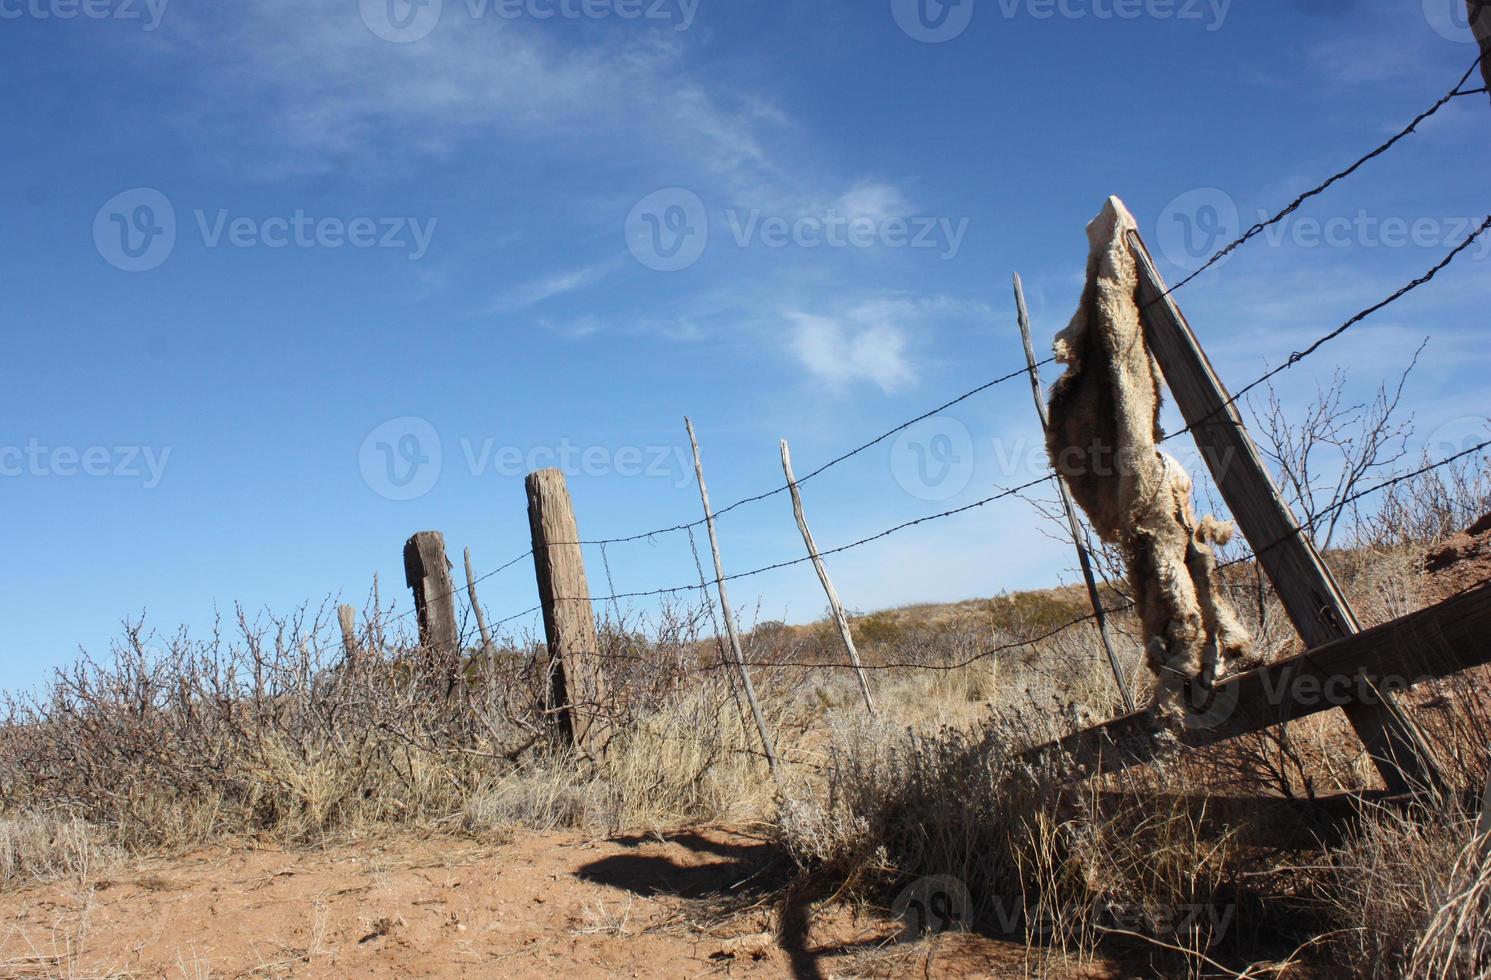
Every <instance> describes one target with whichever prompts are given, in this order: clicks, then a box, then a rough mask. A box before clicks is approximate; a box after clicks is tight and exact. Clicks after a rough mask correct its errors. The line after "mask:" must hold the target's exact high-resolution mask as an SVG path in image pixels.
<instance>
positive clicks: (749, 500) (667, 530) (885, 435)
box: [565, 357, 1056, 546]
mask: <svg viewBox="0 0 1491 980" xmlns="http://www.w3.org/2000/svg"><path fill="white" fill-rule="evenodd" d="M1055 362H1056V358H1054V357H1048V358H1046V359H1045V360H1044V361H1042V362H1040V363H1039V364H1037V365H1035V366H1034V367H1029V366H1027V367H1023V368H1020V369H1019V370H1018V371H1011V372H1010V373H1009V374H1006V375H1002V376H1000V377H998V378H995V379H994V380H993V381H987V382H985V383H983V384H981V385H979V386H978V387H977V388H973V389H971V390H969V391H965V392H964V393H963V394H961V395H959V396H958V397H956V398H954V399H952V400H951V401H948V402H944V403H943V404H941V405H938V406H937V407H936V408H934V409H932V410H931V411H929V412H923V413H922V414H921V415H918V416H917V417H916V418H914V419H910V420H908V421H906V422H902V423H901V424H900V425H898V426H896V427H895V428H893V429H890V430H888V431H886V432H882V433H881V434H880V435H878V436H876V437H875V438H873V439H871V440H870V441H869V442H866V443H864V444H862V445H859V446H856V447H855V448H853V449H851V450H849V451H848V452H846V453H843V454H842V455H840V456H836V457H834V458H833V459H831V460H829V461H828V462H827V463H824V464H823V465H822V466H820V467H818V468H817V469H816V470H813V471H812V472H811V473H809V474H808V475H807V476H804V477H802V478H801V479H799V480H798V481H797V485H798V486H802V485H803V484H804V483H807V482H808V481H809V480H811V479H812V478H813V477H815V476H818V475H820V474H822V473H824V472H825V471H827V470H829V469H832V468H833V467H835V466H838V465H839V464H840V463H843V462H845V461H847V460H849V459H852V458H854V457H855V456H858V455H859V454H860V453H863V452H865V451H866V450H868V449H872V448H874V447H875V446H878V445H879V444H880V443H882V442H884V441H885V440H887V439H889V438H890V437H891V436H893V435H896V434H898V433H901V432H904V431H906V430H907V429H909V428H911V427H912V426H913V425H916V424H917V423H918V422H925V421H926V420H927V419H929V418H932V417H933V416H934V415H938V414H940V413H942V412H945V411H947V410H948V409H949V408H952V407H953V406H954V405H959V404H962V403H963V402H966V401H967V400H968V399H970V398H972V397H974V396H975V395H980V394H983V393H984V392H986V391H988V390H989V389H990V388H993V387H996V386H998V385H1002V384H1004V383H1005V382H1007V381H1013V380H1014V379H1016V378H1018V377H1021V376H1022V375H1026V374H1029V373H1030V372H1031V371H1034V370H1037V369H1039V368H1042V367H1045V366H1046V365H1048V364H1054V363H1055ZM788 489H789V487H788V486H787V485H786V484H783V485H782V486H780V487H777V488H775V489H773V490H768V491H766V492H765V493H758V494H756V495H754V496H751V497H745V498H743V499H741V500H737V501H735V503H733V504H730V505H729V506H728V507H722V508H720V509H719V510H717V511H715V513H714V517H715V519H716V520H718V519H719V518H720V517H723V516H724V515H726V514H728V513H730V512H731V511H732V510H735V509H736V508H738V507H744V506H745V505H746V504H754V503H756V502H757V501H760V500H766V499H768V498H770V497H775V496H777V495H778V494H783V493H786V492H787V490H788ZM704 524H705V520H704V519H703V518H700V519H699V520H697V521H692V522H690V523H688V524H677V525H674V526H673V527H664V528H658V529H657V530H654V531H646V532H644V533H642V534H632V535H628V536H626V537H622V538H597V539H595V540H588V541H580V542H578V543H579V544H581V545H589V546H597V545H607V544H627V543H629V542H632V541H643V540H646V539H648V538H654V537H657V536H658V535H661V534H671V533H673V532H675V531H688V530H692V529H694V528H699V527H703V526H704ZM565 543H568V544H573V543H575V542H565Z"/></svg>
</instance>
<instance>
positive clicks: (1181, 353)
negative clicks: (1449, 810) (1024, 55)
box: [1129, 231, 1443, 792]
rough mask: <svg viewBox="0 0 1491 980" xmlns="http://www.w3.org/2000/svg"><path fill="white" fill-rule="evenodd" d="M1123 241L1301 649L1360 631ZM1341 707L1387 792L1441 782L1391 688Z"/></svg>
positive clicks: (1163, 366) (1162, 341) (1151, 325)
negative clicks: (1302, 645)
mask: <svg viewBox="0 0 1491 980" xmlns="http://www.w3.org/2000/svg"><path fill="white" fill-rule="evenodd" d="M1129 240H1130V244H1131V245H1132V247H1133V251H1134V255H1135V258H1136V259H1137V261H1138V266H1139V294H1138V299H1139V303H1140V306H1141V309H1142V318H1143V321H1144V332H1145V339H1146V341H1147V342H1148V344H1149V348H1150V351H1151V352H1152V353H1153V354H1154V358H1155V360H1156V362H1158V364H1159V366H1160V370H1161V372H1162V373H1163V374H1164V376H1165V382H1166V385H1167V386H1168V387H1169V389H1170V393H1171V395H1173V396H1174V398H1175V402H1176V405H1177V406H1178V407H1179V408H1180V412H1181V415H1182V416H1183V417H1184V418H1185V420H1186V425H1187V426H1190V427H1191V435H1192V437H1193V438H1194V439H1195V440H1196V447H1197V448H1198V449H1199V450H1200V451H1201V457H1202V459H1203V460H1205V462H1206V465H1207V467H1208V468H1209V469H1210V470H1211V473H1212V476H1213V478H1214V480H1215V482H1216V485H1217V489H1218V491H1219V492H1220V493H1221V495H1222V499H1224V500H1225V501H1226V502H1227V506H1228V508H1229V509H1230V510H1231V511H1232V516H1233V519H1234V520H1236V521H1237V524H1238V526H1239V527H1240V528H1241V529H1242V533H1243V535H1244V536H1245V537H1246V538H1247V539H1248V542H1249V544H1251V545H1252V546H1253V551H1254V553H1255V554H1256V555H1257V556H1258V560H1259V562H1260V563H1261V564H1262V566H1263V570H1264V572H1266V573H1267V574H1268V577H1269V579H1270V580H1271V581H1272V582H1273V585H1274V589H1275V591H1276V592H1277V593H1278V595H1279V600H1280V602H1281V603H1282V604H1283V606H1284V610H1285V612H1286V613H1287V614H1288V615H1289V618H1290V619H1291V620H1292V621H1293V623H1294V626H1295V629H1296V630H1298V631H1299V635H1300V637H1301V638H1302V639H1303V640H1304V642H1305V646H1306V647H1319V646H1321V645H1323V644H1326V643H1329V642H1330V641H1332V640H1335V639H1338V638H1340V637H1344V636H1350V635H1352V634H1353V633H1356V632H1357V631H1358V630H1359V629H1360V628H1361V627H1360V625H1359V624H1358V622H1357V619H1356V616H1355V614H1354V613H1353V612H1352V611H1351V606H1350V604H1349V603H1348V602H1347V601H1346V596H1345V595H1344V593H1342V591H1341V587H1340V586H1339V585H1338V584H1337V583H1336V580H1335V577H1334V576H1333V575H1332V574H1331V572H1330V569H1329V568H1327V567H1326V565H1325V563H1324V562H1323V561H1321V559H1320V555H1319V554H1318V553H1317V552H1316V551H1315V546H1314V545H1313V544H1312V543H1311V541H1310V539H1309V537H1308V536H1306V535H1305V534H1304V533H1303V532H1302V530H1301V528H1300V525H1299V522H1298V521H1296V520H1295V518H1294V514H1293V513H1292V512H1291V511H1290V509H1289V505H1288V504H1286V503H1285V502H1284V500H1283V498H1282V497H1281V496H1280V495H1279V492H1278V489H1277V488H1276V487H1275V486H1274V482H1273V477H1272V476H1271V475H1270V474H1269V472H1268V468H1267V467H1266V466H1264V463H1263V459H1262V457H1261V456H1260V455H1259V453H1258V448H1257V446H1255V445H1254V444H1253V440H1252V437H1250V436H1249V435H1248V432H1247V429H1246V427H1245V426H1244V425H1243V420H1242V415H1241V413H1240V412H1239V411H1238V408H1237V405H1236V404H1234V403H1233V402H1232V398H1231V396H1230V395H1228V394H1227V389H1226V387H1225V386H1223V384H1222V382H1221V379H1220V378H1219V377H1218V376H1217V373H1216V371H1215V370H1214V369H1213V368H1212V366H1211V363H1210V362H1209V361H1208V360H1207V358H1206V354H1205V352H1204V351H1203V350H1202V348H1201V344H1200V343H1199V342H1198V341H1197V339H1196V335H1195V333H1194V332H1192V330H1191V326H1190V324H1189V323H1188V322H1187V321H1186V318H1185V316H1184V314H1182V313H1181V312H1180V308H1179V307H1178V306H1177V305H1176V304H1175V301H1174V299H1173V298H1172V297H1171V296H1170V295H1169V290H1168V288H1167V287H1166V285H1165V281H1164V280H1163V279H1162V278H1161V277H1160V274H1159V272H1158V271H1156V269H1155V265H1154V261H1153V259H1152V258H1151V257H1150V254H1149V250H1148V248H1146V247H1145V245H1144V242H1143V240H1142V239H1141V238H1140V237H1139V235H1138V233H1137V232H1133V231H1131V232H1129ZM1341 707H1342V708H1343V709H1344V710H1345V712H1346V716H1347V718H1348V719H1349V720H1350V722H1351V725H1352V727H1353V728H1354V729H1355V730H1356V733H1357V735H1358V736H1359V737H1360V738H1361V740H1362V744H1363V745H1364V746H1365V747H1366V749H1367V752H1368V754H1369V755H1370V756H1371V757H1372V760H1373V762H1374V763H1376V765H1377V769H1378V772H1379V773H1381V775H1382V778H1383V781H1384V782H1385V783H1386V785H1387V788H1388V789H1389V790H1391V791H1393V792H1401V791H1404V790H1409V789H1422V788H1427V787H1436V786H1441V785H1443V780H1442V778H1441V776H1440V774H1439V773H1438V771H1437V769H1436V767H1435V765H1434V762H1433V757H1432V756H1431V755H1430V754H1429V751H1428V749H1427V747H1426V746H1425V745H1424V743H1423V739H1422V737H1421V736H1419V734H1418V733H1417V731H1415V729H1414V728H1413V726H1412V724H1410V723H1409V721H1408V720H1407V718H1406V717H1404V715H1403V713H1402V712H1401V711H1400V710H1398V707H1397V704H1396V701H1395V699H1394V698H1393V697H1392V695H1390V694H1385V695H1384V696H1383V697H1381V698H1376V699H1374V700H1373V702H1372V703H1370V704H1368V703H1363V702H1355V701H1354V702H1351V703H1347V704H1343V705H1341Z"/></svg>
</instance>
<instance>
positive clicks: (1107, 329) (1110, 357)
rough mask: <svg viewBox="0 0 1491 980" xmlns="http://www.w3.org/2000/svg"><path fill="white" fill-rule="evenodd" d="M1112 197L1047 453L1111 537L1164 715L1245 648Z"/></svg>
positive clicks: (1071, 328) (1220, 539) (1223, 533)
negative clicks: (1164, 447) (1170, 412)
mask: <svg viewBox="0 0 1491 980" xmlns="http://www.w3.org/2000/svg"><path fill="white" fill-rule="evenodd" d="M1135 227H1136V225H1135V223H1134V218H1133V216H1132V215H1131V214H1129V212H1128V209H1127V208H1125V207H1124V205H1123V202H1122V201H1120V200H1119V199H1118V198H1116V197H1111V198H1109V199H1108V203H1107V205H1106V206H1105V207H1104V208H1103V211H1102V213H1101V214H1099V215H1098V216H1097V218H1095V219H1094V220H1093V222H1092V224H1090V225H1088V226H1087V238H1088V242H1089V244H1090V246H1091V252H1090V253H1089V256H1088V260H1087V285H1086V288H1085V289H1084V290H1083V292H1082V305H1081V307H1080V308H1079V309H1078V310H1077V315H1076V316H1075V317H1073V318H1072V322H1071V324H1070V325H1068V326H1067V328H1066V329H1065V330H1063V331H1062V332H1061V333H1060V334H1058V335H1057V337H1056V344H1055V350H1056V357H1057V359H1058V360H1059V361H1061V362H1062V363H1063V364H1066V365H1067V370H1066V373H1065V374H1063V375H1062V376H1061V378H1060V379H1058V380H1057V382H1056V385H1055V387H1054V388H1053V389H1052V391H1051V428H1050V431H1049V432H1048V433H1047V435H1046V447H1047V450H1048V451H1049V453H1050V455H1051V463H1052V465H1053V466H1054V467H1055V468H1056V471H1057V472H1058V473H1060V474H1061V476H1062V478H1063V479H1064V480H1065V481H1066V483H1067V486H1069V487H1070V488H1071V491H1072V496H1073V497H1074V498H1076V500H1077V503H1078V504H1079V505H1081V507H1082V509H1083V510H1084V511H1086V512H1087V516H1088V518H1089V519H1090V520H1091V521H1092V525H1093V528H1094V529H1095V530H1096V531H1097V532H1098V535H1099V536H1100V537H1102V539H1103V540H1104V541H1107V542H1109V543H1110V544H1115V545H1117V546H1118V547H1119V548H1120V549H1121V550H1122V552H1123V555H1124V559H1125V561H1126V562H1127V564H1128V571H1129V581H1130V584H1131V585H1132V587H1133V589H1134V594H1135V597H1136V599H1137V601H1138V605H1139V613H1140V618H1141V621H1142V622H1143V626H1144V638H1145V645H1146V649H1147V651H1148V653H1149V666H1150V669H1151V670H1152V671H1154V672H1155V674H1156V675H1157V677H1158V678H1159V684H1158V685H1157V690H1158V693H1157V695H1156V700H1155V707H1156V710H1157V711H1158V712H1160V713H1162V714H1164V715H1167V716H1169V717H1171V718H1174V717H1178V715H1179V714H1180V712H1181V710H1182V702H1181V697H1182V695H1183V694H1184V692H1185V689H1186V687H1187V686H1188V684H1189V683H1190V682H1191V681H1192V680H1197V679H1200V680H1203V682H1205V683H1210V681H1211V680H1212V678H1213V677H1214V675H1215V672H1216V666H1217V660H1218V656H1219V655H1220V656H1221V657H1223V658H1226V659H1228V660H1231V659H1234V658H1236V657H1239V656H1242V655H1243V654H1245V653H1247V652H1248V650H1249V648H1250V647H1251V644H1252V641H1251V638H1250V637H1249V636H1248V634H1247V631H1246V630H1244V629H1243V627H1242V625H1241V624H1240V623H1239V622H1238V620H1237V616H1236V614H1235V613H1234V612H1233V610H1232V607H1231V604H1230V603H1229V602H1228V601H1227V598H1226V596H1225V595H1224V594H1223V592H1222V590H1221V588H1220V583H1219V582H1218V579H1217V574H1216V559H1215V557H1214V554H1213V551H1212V545H1214V544H1225V543H1226V542H1227V540H1228V539H1229V538H1230V537H1231V534H1232V527H1231V525H1229V524H1226V523H1224V522H1222V521H1218V520H1216V519H1215V518H1213V517H1211V516H1207V517H1204V518H1201V519H1199V520H1198V519H1197V517H1196V513H1195V511H1194V510H1193V509H1192V507H1191V489H1192V487H1191V479H1190V477H1189V476H1188V475H1187V474H1186V472H1185V469H1184V468H1183V467H1182V466H1181V465H1180V463H1179V462H1177V461H1176V460H1175V459H1174V458H1173V457H1172V456H1170V455H1168V454H1167V453H1164V452H1162V451H1160V449H1159V448H1158V445H1157V444H1158V442H1159V439H1160V437H1161V432H1160V427H1159V417H1160V375H1159V370H1158V369H1157V367H1156V365H1155V363H1154V359H1153V358H1152V357H1151V356H1150V353H1149V348H1148V346H1147V345H1146V344H1145V341H1144V330H1143V327H1142V325H1141V322H1140V319H1139V305H1138V302H1137V300H1136V290H1137V288H1138V272H1137V266H1136V263H1135V261H1134V257H1133V255H1132V253H1131V252H1130V251H1129V245H1128V239H1127V232H1128V231H1129V230H1130V229H1132V228H1135Z"/></svg>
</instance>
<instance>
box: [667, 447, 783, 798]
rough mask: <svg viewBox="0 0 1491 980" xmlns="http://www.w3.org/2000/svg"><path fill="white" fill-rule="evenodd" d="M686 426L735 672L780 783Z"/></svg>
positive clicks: (701, 471)
mask: <svg viewBox="0 0 1491 980" xmlns="http://www.w3.org/2000/svg"><path fill="white" fill-rule="evenodd" d="M683 424H684V427H685V428H687V429H688V430H689V445H690V446H692V447H693V450H694V477H695V479H697V480H698V481H699V500H700V501H701V502H702V503H703V504H704V523H705V525H706V526H707V527H708V528H709V549H710V551H712V552H714V577H715V582H716V584H717V585H719V589H720V608H721V610H722V611H723V612H724V614H725V631H726V632H727V633H729V634H730V652H731V654H732V655H733V656H734V658H735V666H736V669H738V670H739V671H740V681H741V686H742V687H744V688H745V695H746V700H747V701H748V702H750V705H751V714H752V715H753V716H754V717H755V719H756V730H757V731H758V732H759V733H760V735H761V748H762V749H763V750H764V751H765V753H766V764H767V765H768V766H770V767H771V774H772V775H773V776H774V777H777V778H779V779H780V778H781V777H780V774H779V773H778V772H777V750H776V746H774V745H772V743H771V735H770V734H769V733H768V732H767V730H766V718H765V717H764V716H763V715H762V714H761V703H760V702H759V701H757V700H756V688H755V686H754V685H753V684H752V683H751V675H750V672H749V671H747V670H746V665H745V654H743V653H742V652H741V650H740V633H739V632H737V631H736V629H735V613H734V612H733V611H732V610H731V608H730V594H729V592H728V591H727V590H726V589H725V563H724V562H723V561H721V560H720V539H719V536H718V535H717V534H715V530H714V511H712V510H711V509H710V507H709V488H708V487H706V486H705V485H704V462H703V460H701V459H700V458H699V440H698V439H697V438H695V437H694V423H693V422H691V421H689V420H688V419H687V418H685V419H684V420H683Z"/></svg>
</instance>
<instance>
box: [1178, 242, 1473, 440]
mask: <svg viewBox="0 0 1491 980" xmlns="http://www.w3.org/2000/svg"><path fill="white" fill-rule="evenodd" d="M1488 228H1491V215H1487V216H1486V220H1485V221H1483V222H1481V226H1480V227H1479V228H1477V229H1476V230H1475V231H1473V232H1471V233H1470V235H1469V236H1468V237H1467V238H1466V239H1465V241H1463V242H1461V243H1460V244H1459V245H1456V246H1455V247H1454V248H1453V249H1451V250H1450V252H1449V254H1448V255H1446V256H1445V257H1444V258H1443V259H1441V260H1440V261H1439V263H1438V264H1437V265H1435V266H1434V267H1433V268H1432V269H1430V270H1429V271H1428V272H1426V273H1424V274H1423V275H1422V276H1419V277H1418V278H1417V279H1415V280H1413V281H1412V282H1410V283H1408V284H1407V285H1406V286H1403V287H1402V288H1401V289H1399V290H1398V291H1397V292H1395V293H1393V294H1392V295H1391V296H1389V297H1387V298H1386V299H1384V300H1382V301H1380V302H1377V303H1374V304H1373V305H1371V306H1369V307H1367V308H1366V309H1365V310H1362V311H1361V312H1360V313H1357V314H1356V315H1355V316H1353V317H1351V319H1349V320H1347V321H1346V322H1345V323H1343V324H1341V325H1340V326H1339V327H1337V328H1336V329H1334V330H1332V331H1331V332H1330V333H1327V334H1325V335H1324V336H1322V337H1320V338H1319V339H1318V340H1316V341H1315V342H1314V343H1312V344H1311V345H1310V346H1309V347H1306V348H1305V349H1304V350H1302V351H1295V352H1294V353H1293V354H1290V355H1289V357H1288V358H1287V359H1285V360H1284V362H1283V363H1282V364H1279V365H1278V366H1277V367H1274V368H1270V369H1269V370H1267V371H1265V372H1264V373H1263V374H1262V375H1260V376H1259V377H1258V378H1256V379H1254V380H1253V381H1251V382H1249V383H1248V384H1246V385H1244V386H1243V387H1242V388H1241V389H1239V390H1238V391H1237V393H1236V394H1234V395H1232V396H1231V397H1229V398H1228V399H1227V400H1226V401H1224V402H1223V403H1222V404H1220V405H1218V406H1217V407H1216V408H1214V409H1212V410H1211V411H1210V412H1208V413H1206V415H1204V416H1202V417H1201V418H1199V419H1197V420H1196V421H1195V422H1192V423H1191V424H1190V425H1187V426H1186V427H1185V428H1183V429H1177V430H1176V431H1174V432H1170V433H1166V435H1165V437H1164V438H1163V439H1161V440H1160V441H1161V442H1168V441H1170V440H1171V439H1174V438H1176V437H1177V436H1182V435H1185V434H1186V433H1187V432H1194V431H1195V430H1196V429H1198V428H1200V427H1201V426H1202V425H1204V424H1205V423H1207V422H1209V421H1211V420H1212V419H1213V418H1215V417H1216V416H1217V415H1219V414H1220V413H1222V412H1224V411H1226V410H1227V408H1229V407H1230V406H1232V405H1235V404H1236V403H1237V401H1238V399H1240V398H1242V397H1243V396H1244V395H1246V394H1247V393H1248V392H1250V391H1252V390H1253V389H1255V388H1257V387H1258V386H1259V385H1261V384H1263V383H1264V382H1266V381H1268V380H1269V379H1270V378H1272V377H1275V376H1276V375H1279V374H1282V373H1283V372H1285V371H1287V370H1289V369H1290V368H1292V367H1294V366H1295V365H1296V364H1298V363H1299V362H1300V361H1303V360H1304V359H1305V358H1307V357H1309V356H1310V355H1311V354H1313V353H1315V352H1316V351H1318V350H1319V349H1320V348H1321V347H1324V346H1325V345H1326V344H1327V343H1328V342H1330V341H1332V340H1335V339H1336V338H1337V337H1339V336H1341V335H1342V334H1343V333H1345V332H1346V331H1348V330H1350V329H1351V328H1352V327H1354V326H1356V325H1357V324H1358V323H1361V322H1362V321H1363V320H1365V319H1367V318H1368V317H1370V316H1372V315H1373V314H1375V313H1378V312H1380V311H1381V310H1383V309H1385V308H1386V307H1389V306H1391V305H1392V304H1394V303H1396V302H1397V301H1398V300H1400V299H1402V298H1403V297H1404V296H1407V295H1408V294H1409V293H1411V292H1413V291H1414V290H1415V289H1418V288H1419V287H1420V286H1422V285H1425V284H1426V283H1429V282H1432V281H1433V279H1434V277H1435V276H1437V275H1439V273H1441V272H1443V271H1444V269H1445V268H1446V267H1447V266H1448V265H1449V264H1450V263H1451V262H1453V261H1455V259H1457V258H1459V256H1460V253H1462V252H1464V251H1465V250H1466V249H1468V248H1470V246H1471V245H1474V244H1475V242H1476V240H1477V239H1478V238H1480V237H1481V236H1482V235H1483V234H1485V233H1486V230H1487V229H1488ZM1172 292H1173V290H1172Z"/></svg>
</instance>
